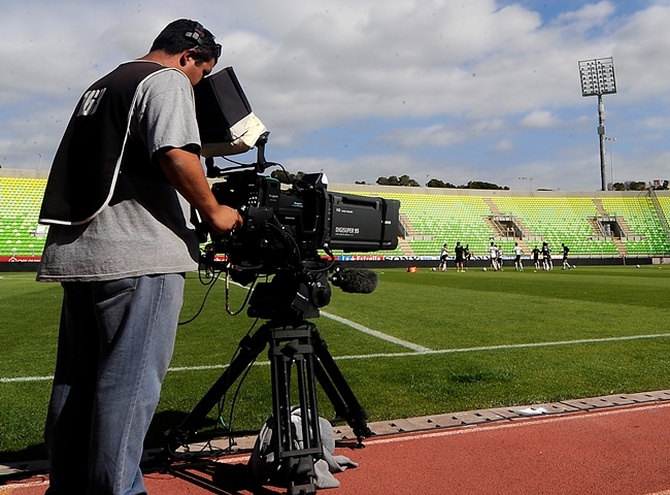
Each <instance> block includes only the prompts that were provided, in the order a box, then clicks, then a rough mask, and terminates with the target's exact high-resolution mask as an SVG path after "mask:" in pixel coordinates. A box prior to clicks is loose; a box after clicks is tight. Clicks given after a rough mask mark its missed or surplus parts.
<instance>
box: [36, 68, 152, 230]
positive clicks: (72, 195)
mask: <svg viewBox="0 0 670 495" xmlns="http://www.w3.org/2000/svg"><path fill="white" fill-rule="evenodd" d="M160 69H164V67H163V66H161V65H159V64H156V63H152V62H128V63H126V64H123V65H120V66H119V67H117V68H116V69H115V70H113V71H112V72H110V73H109V74H107V75H106V76H104V77H103V78H102V79H100V80H99V81H97V82H96V83H94V84H93V85H92V86H91V87H90V88H89V89H88V90H87V91H86V92H85V93H84V95H83V96H82V97H81V99H80V100H79V104H78V105H77V107H76V109H75V111H74V114H73V115H72V117H71V119H70V122H69V123H68V126H67V129H66V130H65V134H64V136H63V139H62V140H61V143H60V146H59V147H58V151H57V152H56V156H55V158H54V162H53V165H52V167H51V172H50V174H49V180H48V182H47V186H46V190H45V192H44V200H43V202H42V208H41V210H40V216H39V221H40V223H47V224H63V225H80V224H84V223H87V222H89V221H91V219H93V218H94V217H95V216H96V215H97V214H98V213H100V211H101V210H102V209H103V208H104V207H105V206H107V204H108V203H109V201H110V199H111V197H112V194H113V192H114V184H115V183H116V177H117V175H118V173H119V171H120V170H121V169H122V168H123V169H125V168H126V167H127V166H128V165H130V164H132V168H133V169H136V170H142V169H146V170H148V169H149V168H150V167H151V157H150V156H149V151H148V150H147V149H146V146H145V145H143V144H142V143H140V142H137V141H133V140H131V139H130V137H129V128H130V120H131V115H132V114H131V112H132V111H133V107H134V102H135V98H136V95H137V90H138V88H139V86H140V84H141V83H142V82H143V81H144V80H146V79H147V78H148V77H149V76H150V75H151V74H153V73H155V72H156V71H158V70H160ZM126 164H128V165H126Z"/></svg>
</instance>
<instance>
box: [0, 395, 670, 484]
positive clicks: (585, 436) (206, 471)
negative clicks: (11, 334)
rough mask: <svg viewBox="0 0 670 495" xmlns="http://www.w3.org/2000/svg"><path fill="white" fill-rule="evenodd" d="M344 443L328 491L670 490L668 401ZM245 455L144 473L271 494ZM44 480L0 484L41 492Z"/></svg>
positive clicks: (153, 479)
mask: <svg viewBox="0 0 670 495" xmlns="http://www.w3.org/2000/svg"><path fill="white" fill-rule="evenodd" d="M365 443H366V448H365V449H359V450H350V449H346V448H338V451H337V452H336V453H337V454H341V455H346V456H347V457H349V458H350V459H352V460H354V461H357V462H358V463H359V467H358V468H355V469H350V470H347V471H345V472H343V473H339V474H337V475H336V478H337V479H338V480H339V481H340V482H341V487H340V488H333V489H327V490H325V489H324V490H319V491H318V492H319V493H324V494H329V495H389V494H416V495H480V494H481V495H484V494H486V495H508V494H509V495H526V494H527V495H531V494H532V495H537V494H552V495H562V494H565V495H568V494H569V495H574V494H578V495H651V494H654V495H661V494H663V495H670V403H652V404H645V405H635V406H626V407H614V408H608V409H604V410H603V409H600V410H590V411H585V412H577V413H570V414H565V415H553V416H542V417H533V418H525V419H517V420H514V421H508V422H504V423H500V422H498V423H493V424H484V425H476V426H468V427H457V428H445V429H440V430H432V431H430V432H423V433H413V434H404V435H403V434H396V435H389V436H382V437H374V438H371V439H368V440H367V441H366V442H365ZM245 462H246V457H245V456H239V455H238V456H235V457H228V458H226V457H224V458H222V459H220V460H219V461H218V462H214V461H209V462H202V463H200V464H190V465H186V464H184V465H177V466H175V470H174V472H172V473H170V474H159V473H148V474H146V476H145V483H146V485H147V488H148V490H149V493H150V494H152V495H187V494H188V495H205V494H212V493H213V494H219V495H246V494H256V495H259V494H260V495H269V494H274V493H284V492H285V490H284V489H280V488H276V487H261V488H251V485H250V484H249V481H248V478H247V477H246V471H245V468H244V464H245ZM45 488H46V480H45V479H42V478H32V479H30V480H23V481H19V482H13V484H11V485H5V486H4V487H3V486H0V495H9V494H11V495H37V494H42V493H44V490H45Z"/></svg>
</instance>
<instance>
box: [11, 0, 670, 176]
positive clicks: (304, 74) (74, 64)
mask: <svg viewBox="0 0 670 495" xmlns="http://www.w3.org/2000/svg"><path fill="white" fill-rule="evenodd" d="M575 3H576V2H567V5H575ZM506 4H509V5H506ZM528 4H530V5H534V6H536V7H534V9H535V10H533V9H532V8H530V7H524V5H528ZM547 5H548V2H512V1H511V0H510V1H509V2H506V1H505V2H503V0H498V1H496V0H478V1H463V2H453V1H449V0H429V1H419V0H397V1H393V2H388V1H386V0H384V1H382V0H358V1H355V2H354V1H353V0H341V1H338V2H332V1H326V0H294V1H293V2H292V3H291V8H287V6H286V5H285V4H284V3H282V2H274V1H271V0H250V1H248V2H243V3H231V4H227V5H226V7H225V8H213V7H212V4H211V2H206V1H205V0H192V2H191V3H190V4H189V8H188V9H187V11H188V15H189V16H190V17H192V18H197V19H199V20H201V21H202V22H203V24H204V25H205V26H206V27H208V28H209V29H211V30H212V31H213V32H214V33H215V34H217V35H218V38H219V40H220V41H221V42H222V44H223V45H224V57H223V64H225V65H232V66H233V67H235V69H236V72H237V74H238V76H239V77H240V80H241V82H242V84H243V86H244V88H245V91H246V92H247V95H248V96H249V99H250V101H251V103H252V106H253V107H254V111H255V112H256V113H257V114H258V115H259V117H260V118H261V119H262V120H263V121H264V122H265V123H266V125H268V127H269V128H270V130H271V131H272V135H271V142H270V146H269V150H268V153H269V154H271V155H273V154H274V155H278V158H280V159H290V160H291V161H292V162H293V163H294V164H296V166H300V165H302V164H304V165H305V166H307V165H309V163H312V164H314V166H318V165H319V164H324V166H326V165H329V164H331V166H333V167H334V172H333V173H332V174H330V175H335V176H339V178H338V181H344V180H348V178H349V176H347V175H346V173H351V174H352V175H351V177H352V178H353V176H354V175H355V174H354V172H358V171H362V170H365V171H366V173H369V175H368V176H367V178H368V180H369V179H370V178H372V179H376V177H378V176H381V175H402V174H403V173H416V174H417V176H418V177H421V176H425V175H426V174H430V175H432V176H435V177H443V178H444V179H445V180H449V181H451V182H458V181H459V180H460V181H461V182H467V181H468V180H471V179H473V178H474V177H473V176H470V177H468V174H473V175H474V174H478V175H479V177H477V178H478V179H481V180H489V181H491V182H501V183H502V182H504V181H507V182H508V184H509V185H510V186H514V185H515V180H516V179H515V178H516V177H518V176H529V175H531V174H533V173H535V172H534V170H542V171H543V174H542V175H543V177H544V178H545V179H546V182H545V183H544V184H543V185H544V187H552V186H553V187H554V188H558V187H560V188H562V189H571V188H584V189H595V188H597V187H598V185H599V183H600V181H599V178H598V177H597V176H596V177H595V178H593V177H591V174H580V173H579V171H580V170H584V169H585V166H584V163H583V160H586V161H588V160H593V159H595V160H596V163H597V160H598V150H597V149H596V148H595V146H593V143H594V137H593V135H592V134H593V132H594V127H595V123H596V122H595V118H596V112H595V111H596V105H595V99H590V100H589V101H586V99H583V98H582V97H581V93H580V89H579V80H578V73H577V62H578V61H579V60H585V59H590V58H599V57H607V56H610V55H611V56H614V58H615V67H616V72H617V80H618V82H619V94H617V95H612V96H611V97H609V96H608V97H607V99H606V104H607V106H608V121H607V125H608V132H609V129H612V132H616V134H615V135H617V138H619V141H618V142H617V148H618V150H617V154H618V155H620V156H621V159H620V162H621V163H622V166H623V164H624V163H626V159H627V158H628V159H629V160H632V159H633V158H635V159H640V160H644V161H645V163H646V164H653V165H652V166H656V167H661V166H665V165H664V163H665V162H664V161H663V160H664V159H658V157H659V156H663V153H664V150H663V149H662V148H661V147H660V146H659V147H656V148H648V149H647V150H646V152H645V153H646V154H642V153H641V154H635V155H634V151H633V148H632V146H633V143H636V142H638V143H639V142H641V140H642V139H645V136H644V134H643V132H648V131H644V129H648V128H649V127H650V126H652V127H653V128H654V130H655V132H656V133H657V134H658V138H659V139H658V141H657V142H658V143H659V145H660V143H663V142H668V141H670V129H668V128H667V125H665V122H666V119H667V118H666V115H667V114H668V113H670V112H668V108H667V106H668V104H669V102H668V96H667V89H666V88H667V81H668V80H670V66H668V65H667V64H664V63H663V61H664V58H663V57H664V55H665V54H666V53H668V51H670V30H668V29H667V26H669V25H670V6H669V5H668V4H667V2H654V3H651V5H649V6H648V7H636V8H634V7H631V6H630V4H626V10H625V15H623V14H624V12H623V11H622V9H623V7H622V6H621V4H620V3H619V2H615V1H600V2H595V3H594V2H592V1H591V2H590V1H586V0H585V1H584V2H582V3H581V4H580V6H579V7H578V8H572V9H567V8H565V7H561V6H560V5H559V4H556V5H552V6H551V9H550V7H549V6H547ZM636 5H637V3H636ZM561 9H562V11H561V12H560V13H558V14H557V13H556V11H557V10H559V11H560V10H561ZM157 13H159V14H157ZM182 16H184V8H183V3H182V2H177V1H176V0H163V1H161V2H158V0H146V1H143V2H141V3H128V2H109V1H103V0H86V1H84V0H73V1H69V2H64V3H63V2H57V1H55V0H33V1H31V2H14V3H10V4H8V5H6V6H4V7H3V16H2V18H0V29H2V32H3V36H4V39H5V42H4V43H3V44H2V46H0V61H2V62H3V64H2V65H3V67H4V70H3V71H2V72H1V73H0V110H1V111H0V119H1V120H0V122H1V124H2V125H0V163H2V164H3V167H34V166H35V165H34V164H35V157H36V156H37V155H38V153H42V154H43V156H44V157H47V156H52V154H53V152H54V150H55V147H56V145H57V143H58V140H59V139H60V136H61V135H62V132H63V129H64V127H65V122H67V119H68V118H69V115H70V112H71V111H72V108H73V106H74V103H75V101H76V100H77V98H78V97H79V94H80V93H81V91H82V90H83V89H84V88H85V87H86V86H88V85H89V84H90V83H91V82H92V81H93V80H94V79H96V78H98V77H100V76H101V75H103V74H104V73H106V72H107V71H109V70H111V69H112V68H113V67H115V66H116V65H117V64H118V63H120V62H122V61H125V60H127V59H130V58H133V57H138V56H141V55H143V54H144V53H145V52H146V51H147V49H148V47H149V45H150V43H151V41H152V40H153V37H154V36H155V34H156V33H157V32H158V31H159V30H160V29H161V28H162V27H163V26H164V25H165V24H166V23H167V22H169V21H170V20H172V19H175V18H178V17H182ZM520 116H521V117H520ZM565 123H574V125H570V126H568V125H566V124H565ZM549 128H551V129H552V130H553V131H554V132H552V133H551V136H549V135H548V136H546V137H545V138H544V139H546V142H543V143H542V145H543V146H542V150H541V156H538V155H539V152H540V151H539V150H538V149H537V143H536V139H535V136H533V138H532V139H531V135H530V134H528V133H532V132H536V130H538V129H549ZM546 134H549V133H546ZM626 134H627V136H626ZM624 137H627V139H624ZM357 143H358V144H357ZM627 143H631V144H627ZM581 146H583V151H582V153H581V154H579V153H577V154H575V155H574V156H570V157H568V158H566V155H565V153H564V150H565V149H566V148H570V149H572V148H575V147H581ZM446 151H448V154H447V155H445V152H446ZM491 152H495V153H491ZM584 157H586V158H584ZM314 166H310V167H305V168H308V169H310V170H312V169H313V168H314ZM402 167H406V168H405V169H401V168H402ZM524 167H526V168H528V169H529V170H527V171H524ZM596 168H597V167H596ZM561 169H563V170H571V171H573V172H574V173H570V174H560V173H557V174H554V173H553V171H554V170H561ZM633 169H634V170H638V171H639V172H640V173H643V172H644V173H651V171H649V170H648V169H646V168H644V167H642V166H640V167H637V168H633ZM440 170H443V171H444V172H445V173H444V174H440V173H439V171H440ZM449 175H457V176H459V177H460V176H461V175H462V176H463V179H458V180H456V179H455V180H451V179H449ZM487 175H488V177H487ZM538 175H539V174H538ZM655 175H658V174H655ZM668 175H670V174H668ZM510 178H511V179H515V180H510ZM417 180H419V179H417ZM420 182H421V180H420ZM538 185H539V183H538Z"/></svg>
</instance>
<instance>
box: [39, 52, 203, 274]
mask: <svg viewBox="0 0 670 495" xmlns="http://www.w3.org/2000/svg"><path fill="white" fill-rule="evenodd" d="M137 63H152V62H142V61H137ZM138 91H139V93H138V98H137V100H136V103H135V106H134V111H133V112H132V117H131V119H132V120H131V126H130V134H131V136H133V137H135V138H137V139H140V140H141V141H142V142H143V143H145V144H146V146H147V149H148V150H149V152H150V153H151V154H152V155H153V153H154V152H156V151H157V150H159V149H162V148H166V147H171V148H183V147H186V146H193V145H195V146H197V147H199V145H200V135H199V131H198V125H197V121H196V119H195V104H194V99H193V88H192V86H191V83H190V82H189V80H188V78H187V77H186V76H185V75H184V74H183V73H182V72H180V71H178V70H176V69H174V70H167V71H161V72H158V73H156V74H155V75H152V76H151V77H150V78H148V79H147V81H145V83H143V85H142V86H141V87H140V88H139V89H138ZM189 211H190V210H189V207H188V204H187V203H186V201H185V200H184V199H183V197H181V196H180V195H179V194H178V193H177V191H176V190H175V189H174V187H173V186H172V185H171V184H169V183H168V182H167V181H166V180H165V179H164V177H163V176H162V174H161V173H160V171H159V169H155V170H153V171H147V173H146V174H141V175H136V174H130V173H123V172H121V173H120V174H119V177H118V179H117V183H116V187H115V189H114V195H113V197H112V200H111V201H110V203H109V205H108V206H107V207H106V208H104V209H103V210H102V211H101V212H100V213H99V214H98V215H97V216H96V217H94V218H93V220H91V221H90V222H89V223H87V224H85V225H78V226H69V225H52V226H50V227H49V235H48V237H47V241H46V246H45V248H44V252H43V254H42V262H41V263H40V267H39V270H38V274H37V280H40V281H101V280H114V279H119V278H124V277H136V276H141V275H151V274H162V273H181V272H185V271H190V270H194V269H196V268H197V259H198V254H199V252H198V241H197V237H196V235H195V232H194V230H193V225H191V223H190V220H189V218H190V213H189Z"/></svg>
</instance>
